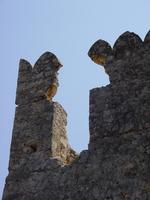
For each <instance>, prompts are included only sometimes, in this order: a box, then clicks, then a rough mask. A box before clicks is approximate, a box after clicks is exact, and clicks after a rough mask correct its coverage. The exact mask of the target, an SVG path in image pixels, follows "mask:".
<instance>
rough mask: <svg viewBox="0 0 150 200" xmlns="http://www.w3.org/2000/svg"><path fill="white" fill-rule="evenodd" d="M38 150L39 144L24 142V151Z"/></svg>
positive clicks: (28, 152)
mask: <svg viewBox="0 0 150 200" xmlns="http://www.w3.org/2000/svg"><path fill="white" fill-rule="evenodd" d="M36 151H37V144H24V147H23V152H24V153H27V154H30V153H35V152H36Z"/></svg>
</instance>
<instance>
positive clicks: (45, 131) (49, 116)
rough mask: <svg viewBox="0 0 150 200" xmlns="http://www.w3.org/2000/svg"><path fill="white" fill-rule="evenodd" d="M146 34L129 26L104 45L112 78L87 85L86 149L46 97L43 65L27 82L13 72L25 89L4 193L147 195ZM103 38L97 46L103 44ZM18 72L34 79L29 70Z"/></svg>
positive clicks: (21, 197)
mask: <svg viewBox="0 0 150 200" xmlns="http://www.w3.org/2000/svg"><path fill="white" fill-rule="evenodd" d="M149 38H150V34H149V33H148V34H147V35H146V37H145V40H144V42H142V40H141V39H140V38H139V36H137V35H136V34H134V33H130V32H126V33H124V34H123V35H121V36H120V37H119V38H118V40H117V41H116V43H115V45H114V47H113V48H112V49H111V48H109V53H108V54H107V51H105V62H104V64H103V67H104V68H105V71H106V73H107V74H108V75H109V78H110V84H109V85H108V86H106V87H102V88H95V89H92V90H91V91H90V114H89V130H90V141H89V149H88V150H84V151H82V152H81V153H80V155H79V156H77V155H76V153H75V152H74V151H73V150H72V149H71V148H70V146H69V144H68V142H67V136H66V131H65V126H66V113H65V111H64V110H63V108H62V107H61V106H60V105H59V104H58V103H55V102H52V101H50V102H49V101H48V100H47V99H45V98H44V97H43V91H45V89H47V85H46V84H47V80H44V82H46V83H45V86H41V85H40V84H39V82H38V77H39V81H41V82H42V78H43V77H42V76H41V75H40V73H41V71H40V70H39V71H38V73H36V76H37V78H35V79H32V81H28V83H24V85H25V86H23V85H22V86H21V85H20V84H23V81H21V80H20V78H19V79H18V88H19V87H21V88H22V89H17V101H16V102H19V103H18V104H17V105H18V107H17V108H16V114H15V122H14V130H13V136H12V144H11V154H10V163H9V175H8V177H7V179H6V185H5V189H4V194H3V200H36V199H38V200H43V199H44V200H56V199H57V200H150V39H149ZM101 41H102V40H99V42H98V43H96V49H98V48H101V47H102V48H104V46H103V45H101V44H100V43H101ZM102 42H103V44H105V41H102ZM99 44H100V46H99V47H98V46H97V45H99ZM106 44H107V46H109V44H108V43H106ZM93 49H94V47H93V46H92V50H91V51H93ZM101 52H103V50H102V51H101V49H99V50H98V54H97V55H96V58H97V59H98V56H101V55H100V54H101ZM94 54H96V51H95V50H94ZM90 55H92V54H89V56H90ZM49 59H51V58H49ZM91 59H92V60H93V57H92V58H91ZM25 63H26V66H27V68H26V70H27V69H28V70H31V69H32V68H31V67H30V65H29V64H28V63H27V62H25ZM96 63H98V64H101V62H96ZM101 65H102V64H101ZM23 66H24V64H23ZM41 67H42V66H41ZM41 67H39V68H41ZM33 69H34V68H33ZM33 69H32V70H31V71H34V70H33ZM47 70H48V68H47ZM49 70H50V71H49V73H50V74H53V73H52V72H51V68H49ZM20 71H21V70H20ZM19 73H21V72H19ZM23 73H25V76H27V77H28V78H29V79H30V80H31V77H30V75H31V73H28V72H27V71H25V70H23ZM42 73H43V72H42ZM54 74H55V73H54ZM54 74H53V75H54ZM53 75H52V77H53ZM19 76H20V74H19ZM55 76H56V74H55ZM22 77H24V75H23V76H22ZM50 77H51V75H50ZM56 77H57V76H56ZM55 79H56V78H55ZM34 80H37V82H38V83H36V81H34ZM50 80H51V78H50ZM29 82H30V83H31V85H32V86H30V87H29V88H28V86H29V85H30V83H29ZM28 84H29V85H28ZM36 84H39V89H37V88H36ZM48 85H49V83H48ZM25 88H26V89H25ZM32 88H34V89H33V90H32ZM39 90H40V91H39ZM33 91H34V92H33ZM24 92H25V94H27V93H28V92H30V94H31V96H30V95H28V97H27V96H26V95H25V97H24V94H23V93H24ZM32 93H33V94H32Z"/></svg>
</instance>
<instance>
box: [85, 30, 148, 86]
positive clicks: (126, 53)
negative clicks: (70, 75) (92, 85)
mask: <svg viewBox="0 0 150 200" xmlns="http://www.w3.org/2000/svg"><path fill="white" fill-rule="evenodd" d="M149 48H150V32H148V33H147V35H146V36H145V39H144V41H142V40H141V38H140V37H139V36H138V35H137V34H135V33H132V32H128V31H127V32H125V33H123V34H122V35H121V36H119V38H118V39H117V40H116V42H115V43H114V46H113V47H111V45H110V44H109V43H108V42H106V41H104V40H98V41H96V42H95V43H94V44H93V45H92V46H91V48H90V50H89V52H88V55H89V57H90V58H91V59H92V60H93V61H94V62H95V63H96V64H99V65H102V66H103V67H104V69H105V72H106V73H107V74H108V75H109V79H110V83H111V84H119V82H120V81H121V82H124V84H125V85H126V84H128V83H129V82H132V81H133V82H134V81H135V79H139V80H141V81H142V79H144V80H145V78H146V79H149V73H150V70H149V67H147V64H149V63H150V56H149ZM144 80H143V81H144Z"/></svg>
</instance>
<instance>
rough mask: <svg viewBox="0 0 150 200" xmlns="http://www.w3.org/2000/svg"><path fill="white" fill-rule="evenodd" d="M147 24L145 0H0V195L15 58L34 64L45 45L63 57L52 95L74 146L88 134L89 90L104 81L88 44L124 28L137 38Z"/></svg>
mask: <svg viewBox="0 0 150 200" xmlns="http://www.w3.org/2000/svg"><path fill="white" fill-rule="evenodd" d="M149 28H150V1H149V0H126V1H121V0H103V1H102V0H76V1H71V0H0V49H1V51H0V67H1V77H0V90H1V98H0V113H1V115H0V116H1V123H0V130H1V140H0V195H1V193H2V189H3V185H4V179H5V177H6V175H7V173H8V171H7V168H8V158H9V150H10V142H11V134H12V127H13V119H14V111H15V92H16V83H17V74H18V62H19V59H20V58H25V59H27V60H28V61H30V62H31V63H32V64H34V63H35V61H36V60H37V59H38V57H39V56H40V55H41V54H42V53H44V52H45V51H51V52H53V53H55V54H56V55H57V57H58V58H59V59H60V60H61V62H62V63H63V65H64V68H63V69H62V70H61V71H60V75H59V79H60V87H59V91H58V93H57V96H56V97H55V101H58V102H59V103H60V104H62V106H63V107H64V108H65V110H66V111H67V113H68V137H69V141H70V144H71V146H72V147H73V148H74V149H75V150H76V151H77V152H80V151H81V150H83V149H87V146H88V140H89V130H88V110H89V90H90V89H91V88H94V87H100V86H103V85H106V84H108V83H109V80H108V77H107V75H106V74H105V73H104V70H103V68H101V67H99V66H98V65H96V64H94V63H92V62H91V60H90V59H89V58H88V56H87V51H88V49H89V48H90V46H91V45H92V44H93V42H95V41H96V40H97V39H104V40H107V41H108V42H109V43H110V44H111V45H113V43H114V42H115V40H116V39H117V37H118V36H119V35H120V34H122V33H123V32H125V31H127V30H129V31H133V32H135V33H137V34H139V35H140V36H141V38H142V39H143V38H144V36H145V34H146V33H147V32H148V30H149Z"/></svg>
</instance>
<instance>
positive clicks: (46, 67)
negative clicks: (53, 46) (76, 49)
mask: <svg viewBox="0 0 150 200" xmlns="http://www.w3.org/2000/svg"><path fill="white" fill-rule="evenodd" d="M61 67H62V64H61V63H60V61H59V60H58V58H57V57H56V56H55V55H54V54H53V53H51V52H45V53H44V54H43V55H42V56H40V58H39V59H38V60H37V62H36V63H35V65H34V67H32V65H31V64H30V63H29V62H28V61H26V60H24V59H21V60H20V63H19V75H18V83H17V94H16V104H17V105H19V104H26V103H28V102H33V101H38V100H41V99H43V98H45V97H47V96H48V95H46V93H47V91H48V89H49V88H50V87H52V86H53V85H55V87H58V86H59V83H58V70H59V69H60V68H61ZM49 100H50V99H49Z"/></svg>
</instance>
